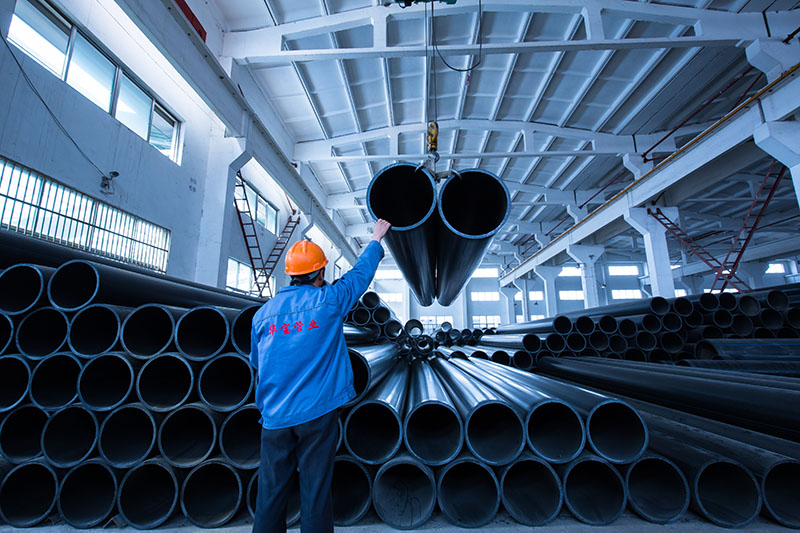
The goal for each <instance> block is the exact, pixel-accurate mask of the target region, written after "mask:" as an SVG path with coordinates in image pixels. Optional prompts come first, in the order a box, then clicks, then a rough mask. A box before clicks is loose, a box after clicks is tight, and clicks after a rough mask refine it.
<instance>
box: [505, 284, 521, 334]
mask: <svg viewBox="0 0 800 533" xmlns="http://www.w3.org/2000/svg"><path fill="white" fill-rule="evenodd" d="M518 292H519V289H518V288H517V286H516V285H513V284H512V285H508V286H506V287H500V294H502V295H503V298H505V300H506V305H504V306H503V308H502V309H501V310H500V316H501V319H502V321H503V324H516V322H517V313H516V311H515V310H514V295H515V294H517V293H518Z"/></svg>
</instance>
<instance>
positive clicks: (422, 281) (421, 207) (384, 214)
mask: <svg viewBox="0 0 800 533" xmlns="http://www.w3.org/2000/svg"><path fill="white" fill-rule="evenodd" d="M367 209H369V213H370V215H372V218H373V219H375V220H378V219H381V218H382V219H384V220H388V221H389V222H390V223H391V224H392V228H391V229H390V230H389V232H388V233H387V234H386V237H385V240H386V246H387V247H388V248H389V251H391V253H392V257H393V258H394V259H395V262H396V264H397V268H398V269H399V270H400V272H402V274H403V277H404V278H405V280H406V281H407V282H408V285H409V287H411V292H412V293H413V294H414V297H415V298H416V300H417V301H418V302H419V304H420V305H422V306H423V307H427V306H429V305H431V304H432V303H433V300H434V297H435V296H436V254H435V250H436V249H437V247H438V243H437V235H436V233H437V231H438V226H439V224H440V221H439V215H438V213H437V211H436V184H435V183H434V181H433V176H431V174H430V173H429V172H428V171H427V170H426V169H425V168H422V167H419V168H418V167H417V166H416V165H414V164H411V163H395V164H392V165H389V166H387V167H385V168H383V169H382V170H380V171H379V172H378V173H377V174H375V176H374V177H373V178H372V181H370V183H369V187H368V188H367Z"/></svg>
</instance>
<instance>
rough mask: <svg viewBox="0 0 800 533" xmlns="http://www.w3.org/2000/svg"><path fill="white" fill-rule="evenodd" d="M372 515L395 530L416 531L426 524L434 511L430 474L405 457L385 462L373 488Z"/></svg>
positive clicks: (420, 464)
mask: <svg viewBox="0 0 800 533" xmlns="http://www.w3.org/2000/svg"><path fill="white" fill-rule="evenodd" d="M372 501H373V504H374V506H375V512H377V513H378V516H379V517H380V518H381V520H383V521H384V522H385V523H386V524H388V525H389V526H391V527H393V528H395V529H415V528H417V527H419V526H421V525H422V524H424V523H425V522H427V521H428V519H429V518H430V516H431V514H432V513H433V509H434V507H436V479H435V477H434V475H433V471H432V470H431V469H430V468H429V467H427V466H425V465H424V464H422V463H421V462H419V461H418V460H416V459H414V458H413V457H411V456H410V455H408V454H407V453H401V454H400V455H398V456H397V457H395V458H393V459H391V460H390V461H388V462H386V463H385V464H384V465H383V466H381V467H380V469H379V470H378V473H377V474H375V481H374V483H373V487H372Z"/></svg>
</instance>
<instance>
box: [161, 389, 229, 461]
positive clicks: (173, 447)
mask: <svg viewBox="0 0 800 533" xmlns="http://www.w3.org/2000/svg"><path fill="white" fill-rule="evenodd" d="M220 418H221V417H220V415H219V414H218V413H214V412H213V411H211V410H210V409H208V408H207V407H206V406H205V405H203V404H200V403H192V404H189V405H184V406H183V407H180V408H178V409H176V410H174V411H172V412H171V413H170V414H168V415H167V416H166V417H165V418H164V421H163V422H162V423H161V427H160V428H159V429H158V450H159V451H160V452H161V456H162V457H163V459H164V460H165V461H166V462H168V463H169V464H171V465H172V466H174V467H177V468H192V467H195V466H197V465H199V464H200V463H202V462H203V461H205V460H206V459H208V458H209V457H210V456H211V453H212V452H213V451H214V448H215V447H216V444H217V432H218V429H217V428H218V427H219V423H220V422H221V420H220Z"/></svg>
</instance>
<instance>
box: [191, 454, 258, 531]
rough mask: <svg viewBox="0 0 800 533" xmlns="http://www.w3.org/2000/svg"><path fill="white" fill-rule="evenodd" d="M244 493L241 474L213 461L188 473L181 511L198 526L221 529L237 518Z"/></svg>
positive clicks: (215, 460) (218, 461)
mask: <svg viewBox="0 0 800 533" xmlns="http://www.w3.org/2000/svg"><path fill="white" fill-rule="evenodd" d="M243 493H244V491H243V489H242V478H241V477H240V476H239V473H238V472H236V470H234V469H233V468H231V466H230V465H228V464H227V463H225V462H224V461H220V460H219V459H212V460H210V461H205V462H204V463H202V464H200V465H197V466H196V467H195V468H194V469H193V470H192V471H191V472H189V473H188V474H186V478H185V479H184V480H183V486H182V487H181V510H182V511H183V515H184V516H185V517H186V518H187V519H188V520H189V521H190V522H191V523H192V524H194V525H195V526H197V527H202V528H214V527H220V526H223V525H225V524H227V523H228V522H229V521H230V520H231V519H232V518H233V517H234V516H235V515H236V512H237V511H238V510H239V506H240V505H241V503H242V496H243Z"/></svg>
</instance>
